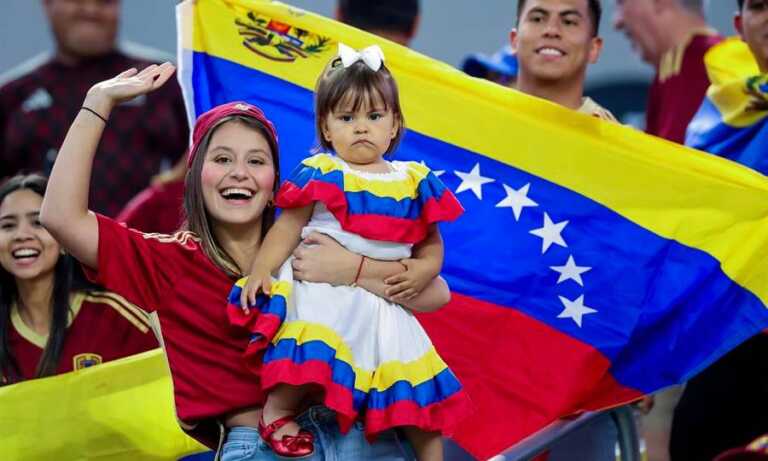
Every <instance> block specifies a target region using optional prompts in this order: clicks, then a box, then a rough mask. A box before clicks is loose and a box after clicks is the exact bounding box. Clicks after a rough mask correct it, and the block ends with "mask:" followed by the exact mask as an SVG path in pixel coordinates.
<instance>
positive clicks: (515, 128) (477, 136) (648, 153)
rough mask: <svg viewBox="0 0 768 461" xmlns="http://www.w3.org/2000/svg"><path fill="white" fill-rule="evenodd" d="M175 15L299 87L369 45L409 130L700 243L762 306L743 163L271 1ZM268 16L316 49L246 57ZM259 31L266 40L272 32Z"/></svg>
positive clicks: (767, 207)
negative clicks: (377, 51)
mask: <svg viewBox="0 0 768 461" xmlns="http://www.w3.org/2000/svg"><path fill="white" fill-rule="evenodd" d="M178 20H179V21H180V23H181V24H180V30H184V31H188V32H187V34H186V35H184V36H181V37H180V40H181V43H180V49H181V50H184V51H183V52H192V51H195V52H205V53H207V54H208V55H211V56H215V57H217V58H222V59H225V60H228V61H232V62H234V63H238V64H241V65H243V66H247V67H249V68H252V69H256V70H259V71H262V72H265V73H267V74H270V75H274V76H276V77H278V78H281V79H284V80H286V81H289V82H291V83H293V84H295V85H298V86H300V87H303V88H306V89H312V88H313V86H314V83H315V79H316V78H317V76H318V75H319V74H320V71H321V70H322V68H323V66H324V65H325V64H326V63H327V62H328V60H329V59H330V58H331V57H332V56H334V55H335V53H336V49H337V42H343V43H345V44H347V45H350V46H352V47H354V48H356V49H360V48H363V47H366V46H368V45H371V44H373V43H377V44H379V45H380V46H381V47H382V49H383V51H384V54H385V56H386V60H385V62H386V64H387V66H388V67H389V68H390V70H392V72H393V74H394V75H395V77H396V79H397V82H398V84H399V86H400V91H401V100H402V104H403V109H404V114H405V119H406V121H407V124H408V127H409V128H410V129H412V130H414V131H417V132H420V133H422V134H425V135H427V136H430V137H432V138H437V139H440V140H441V141H445V142H448V143H451V144H454V145H456V146H459V147H461V148H464V149H467V150H469V151H472V152H477V153H481V154H483V155H485V156H487V157H489V158H492V159H495V160H498V161H500V162H503V163H506V164H508V165H511V166H513V167H515V168H518V169H521V170H524V171H527V172H529V173H532V174H534V175H537V176H539V177H542V178H544V179H547V180H549V181H552V182H554V183H557V184H559V185H561V186H564V187H566V188H568V189H570V190H572V191H575V192H577V193H580V194H582V195H584V196H586V197H587V198H590V199H592V200H594V201H596V202H598V203H600V204H602V205H604V206H606V207H609V208H611V209H612V210H614V211H616V212H618V213H619V214H620V215H622V216H624V217H625V218H627V219H629V220H631V221H633V222H635V223H637V224H639V225H641V226H643V227H644V228H646V229H648V230H650V231H652V232H654V233H656V234H658V235H660V236H662V237H665V238H669V239H674V240H676V241H678V242H680V243H682V244H684V245H687V246H690V247H693V248H698V249H701V250H703V251H705V252H707V253H709V254H711V255H712V256H714V257H715V258H716V259H717V260H718V261H720V264H721V266H722V269H723V271H724V272H725V273H726V274H727V275H728V276H729V277H730V278H731V279H733V280H734V281H735V282H737V283H739V284H740V285H742V286H743V287H745V288H747V289H748V290H750V291H752V292H753V293H754V294H756V295H757V296H758V297H759V298H760V299H761V301H762V302H763V303H764V304H766V303H768V271H765V270H763V269H760V270H757V268H762V267H764V264H763V262H764V261H765V260H766V259H767V258H768V246H767V245H766V242H768V181H766V178H765V177H763V176H762V175H760V174H758V173H756V172H754V171H752V170H750V169H748V168H746V167H743V166H740V165H737V164H735V163H733V162H730V161H727V160H723V159H721V158H717V157H715V156H712V155H704V154H702V153H701V152H698V151H695V150H692V149H689V148H686V147H683V146H679V145H676V144H674V143H671V142H667V141H664V140H661V139H658V138H654V137H651V136H647V135H645V134H644V133H642V132H639V131H636V130H633V129H632V128H629V127H624V126H620V125H618V124H614V123H607V122H603V121H600V120H598V119H596V118H594V117H589V116H585V115H582V114H578V113H575V112H574V111H572V110H568V109H565V108H562V107H560V106H558V105H555V104H552V103H549V102H547V101H543V100H540V99H537V98H534V97H530V96H527V95H524V94H522V93H519V92H517V91H510V90H508V89H505V88H502V87H500V86H498V85H495V84H492V83H490V82H486V81H483V80H478V79H471V78H468V77H467V76H466V75H464V74H463V73H461V72H459V71H458V70H456V69H454V68H452V67H450V66H448V65H447V64H444V63H441V62H438V61H436V60H433V59H430V58H428V57H426V56H424V55H421V54H419V53H416V52H414V51H411V50H408V49H407V48H404V47H401V46H399V45H397V44H394V43H392V42H388V41H386V40H383V39H381V38H379V37H376V36H374V35H371V34H367V33H365V32H361V31H358V30H356V29H353V28H351V27H348V26H345V25H343V24H339V23H337V22H335V21H332V20H330V19H328V18H324V17H321V16H319V15H315V14H312V13H310V12H306V11H303V10H300V9H297V8H293V7H291V6H288V5H285V4H281V3H279V2H269V1H263V0H197V1H194V2H193V1H189V0H188V1H186V2H184V3H183V4H182V5H180V6H179V9H178ZM270 21H273V22H274V23H278V24H279V23H282V24H288V25H290V26H291V27H294V28H296V29H297V30H301V31H302V32H307V33H309V34H312V37H314V38H313V40H315V43H313V44H314V45H316V46H315V48H314V50H315V52H314V53H312V54H310V55H308V56H302V59H296V60H294V61H292V62H291V63H290V65H285V62H284V61H280V60H278V59H256V58H254V52H253V51H252V50H249V49H248V48H247V47H245V46H243V42H244V40H245V37H244V36H241V34H242V32H243V30H246V33H247V30H248V28H247V27H244V26H243V25H246V26H247V25H248V24H256V25H258V24H267V23H270ZM184 23H186V26H184V25H182V24H184ZM256 29H258V27H256ZM323 37H333V40H332V41H323V40H324V39H323ZM263 38H264V40H265V41H267V42H268V41H269V40H272V38H271V37H270V35H269V34H267V35H265V36H264V37H263ZM289 54H290V53H289ZM278 57H279V56H278ZM181 78H182V79H184V78H185V76H184V75H182V76H181ZM468 126H471V129H468V128H467V127H468ZM702 179H705V180H702ZM702 184H706V186H702ZM660 210H664V212H663V213H661V212H660ZM681 223H683V224H681ZM715 236H716V237H715Z"/></svg>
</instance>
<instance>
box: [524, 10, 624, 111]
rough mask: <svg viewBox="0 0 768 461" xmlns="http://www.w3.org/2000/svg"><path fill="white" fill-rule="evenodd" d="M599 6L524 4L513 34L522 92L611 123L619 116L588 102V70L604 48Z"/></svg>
mask: <svg viewBox="0 0 768 461" xmlns="http://www.w3.org/2000/svg"><path fill="white" fill-rule="evenodd" d="M601 15H602V7H601V5H600V1H599V0H519V1H518V3H517V27H516V28H514V29H512V31H511V32H510V41H511V44H512V51H513V52H514V53H515V54H516V55H517V60H518V63H519V70H518V74H517V84H516V88H517V89H518V90H520V91H522V92H523V93H526V94H530V95H531V96H537V97H539V98H542V99H546V100H548V101H552V102H554V103H556V104H560V105H561V106H564V107H567V108H569V109H573V110H576V111H578V112H582V113H585V114H589V115H594V116H596V117H598V118H602V119H605V120H611V121H615V120H616V119H615V118H614V117H613V115H612V114H611V113H610V112H609V111H608V110H606V109H604V108H603V107H601V106H600V105H599V104H597V103H596V102H594V101H593V100H591V99H590V98H587V97H585V96H584V81H585V80H586V76H587V66H588V65H589V64H593V63H595V62H597V59H598V57H599V56H600V51H601V50H602V48H603V40H602V39H601V38H600V37H599V36H598V32H599V25H600V17H601Z"/></svg>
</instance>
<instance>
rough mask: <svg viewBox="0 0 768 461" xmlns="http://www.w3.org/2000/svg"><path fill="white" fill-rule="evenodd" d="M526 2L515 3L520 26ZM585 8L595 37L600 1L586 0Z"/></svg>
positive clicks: (522, 0)
mask: <svg viewBox="0 0 768 461" xmlns="http://www.w3.org/2000/svg"><path fill="white" fill-rule="evenodd" d="M643 1H645V0H643ZM526 2H527V0H518V1H517V23H518V24H520V19H521V18H520V15H521V14H523V8H525V3H526ZM587 8H588V10H589V17H590V19H592V36H593V37H597V34H598V33H600V18H601V17H602V16H603V7H602V5H600V0H587Z"/></svg>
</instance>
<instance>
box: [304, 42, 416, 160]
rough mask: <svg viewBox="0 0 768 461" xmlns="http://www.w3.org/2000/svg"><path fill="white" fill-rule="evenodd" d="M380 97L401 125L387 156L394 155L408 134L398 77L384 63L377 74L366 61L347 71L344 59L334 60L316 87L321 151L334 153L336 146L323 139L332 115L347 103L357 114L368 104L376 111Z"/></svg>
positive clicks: (316, 114) (359, 62)
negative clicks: (374, 107)
mask: <svg viewBox="0 0 768 461" xmlns="http://www.w3.org/2000/svg"><path fill="white" fill-rule="evenodd" d="M377 96H378V97H379V98H380V99H381V101H382V102H383V103H384V108H385V109H389V110H391V111H392V115H393V116H394V119H395V123H397V125H398V126H397V134H396V135H395V137H394V138H393V139H392V142H391V143H390V144H389V147H388V148H387V151H386V152H385V154H390V153H392V152H394V151H395V149H397V146H398V145H399V144H400V139H401V138H402V137H403V132H404V131H405V118H404V117H403V112H402V110H401V109H400V96H399V94H398V91H397V83H395V79H394V77H392V74H391V73H390V72H389V69H387V67H386V66H385V65H384V64H383V63H382V65H381V68H379V70H377V71H374V70H372V69H371V68H369V67H368V66H367V65H366V64H365V63H364V62H363V61H357V62H355V63H354V64H352V65H351V66H349V67H344V65H343V64H342V62H341V58H339V57H335V58H333V59H332V60H331V62H329V63H328V65H327V66H325V69H324V70H323V73H322V74H320V78H319V79H318V80H317V85H316V86H315V130H316V132H317V137H318V143H319V145H320V147H321V148H322V149H325V150H327V151H333V146H332V145H331V143H330V142H328V141H326V139H325V137H324V136H323V125H324V124H325V122H326V119H327V118H328V115H329V114H330V113H331V112H332V111H334V110H336V109H338V108H339V106H340V105H341V104H343V103H344V104H346V103H347V102H351V103H352V110H353V111H357V110H358V109H359V108H360V106H361V105H363V103H365V102H367V103H368V105H369V106H370V107H373V105H374V104H373V103H374V101H375V100H376V99H377V98H376V97H377Z"/></svg>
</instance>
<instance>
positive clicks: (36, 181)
mask: <svg viewBox="0 0 768 461" xmlns="http://www.w3.org/2000/svg"><path fill="white" fill-rule="evenodd" d="M47 184H48V180H47V179H46V177H45V176H42V175H39V174H30V175H17V176H14V177H12V178H10V179H9V180H8V181H6V182H5V183H4V184H3V185H2V186H1V187H0V204H1V203H2V202H3V200H5V198H6V197H7V196H8V195H10V194H11V193H13V192H16V191H19V190H31V191H32V192H34V193H36V194H38V195H39V196H40V197H43V196H44V195H45V188H46V186H47ZM53 274H54V275H53V293H52V296H51V312H52V318H51V327H50V330H49V332H48V341H47V342H46V343H45V349H44V350H43V355H42V356H41V357H40V362H38V364H37V370H36V371H35V377H37V378H42V377H44V376H51V375H54V374H56V370H57V369H58V367H59V359H60V358H61V350H62V349H63V348H64V339H65V338H66V335H67V321H68V317H69V315H70V306H69V295H70V293H71V292H72V291H75V290H78V289H83V288H86V284H85V283H84V281H83V280H82V278H79V277H77V276H76V274H77V265H76V264H75V262H74V260H73V259H72V257H71V256H70V255H60V256H59V259H58V260H57V261H56V265H55V266H54V273H53ZM77 285H82V286H77ZM18 302H19V290H18V287H17V286H16V279H15V278H14V277H13V275H12V274H11V273H9V272H7V271H6V270H5V269H3V268H1V267H0V386H2V385H5V384H13V383H15V382H18V381H21V380H22V376H21V372H20V370H19V366H18V363H17V362H16V359H15V358H14V357H13V354H12V353H11V350H10V346H9V343H8V335H9V333H10V328H11V308H12V307H13V305H15V304H18Z"/></svg>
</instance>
